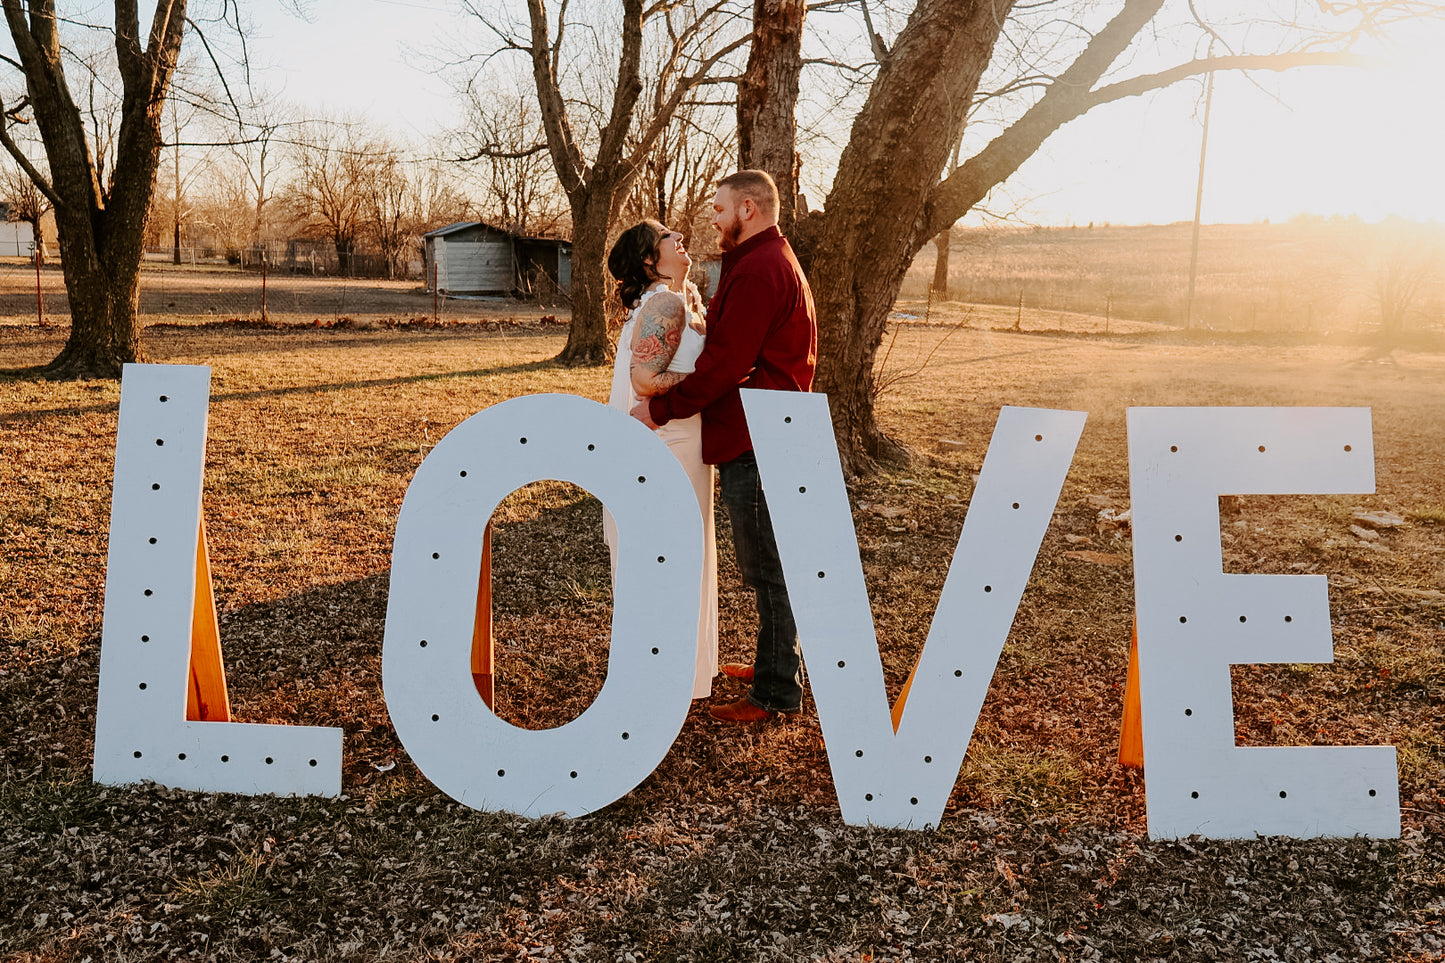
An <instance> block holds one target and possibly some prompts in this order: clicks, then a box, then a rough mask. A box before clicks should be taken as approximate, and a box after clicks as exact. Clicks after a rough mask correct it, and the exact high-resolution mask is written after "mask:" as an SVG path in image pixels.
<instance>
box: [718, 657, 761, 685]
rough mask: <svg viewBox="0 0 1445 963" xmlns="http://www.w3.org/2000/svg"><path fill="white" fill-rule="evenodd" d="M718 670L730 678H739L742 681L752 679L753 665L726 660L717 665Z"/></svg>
mask: <svg viewBox="0 0 1445 963" xmlns="http://www.w3.org/2000/svg"><path fill="white" fill-rule="evenodd" d="M718 671H719V672H721V673H722V674H723V675H725V676H727V677H728V678H730V679H741V680H742V681H743V682H751V681H753V667H752V666H750V665H743V664H742V663H741V662H727V663H724V664H723V665H720V666H718Z"/></svg>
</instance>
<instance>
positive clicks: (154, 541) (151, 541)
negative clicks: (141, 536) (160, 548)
mask: <svg viewBox="0 0 1445 963" xmlns="http://www.w3.org/2000/svg"><path fill="white" fill-rule="evenodd" d="M149 541H150V543H151V544H152V545H154V544H155V543H156V540H155V538H154V536H152V537H151V538H150V539H149Z"/></svg>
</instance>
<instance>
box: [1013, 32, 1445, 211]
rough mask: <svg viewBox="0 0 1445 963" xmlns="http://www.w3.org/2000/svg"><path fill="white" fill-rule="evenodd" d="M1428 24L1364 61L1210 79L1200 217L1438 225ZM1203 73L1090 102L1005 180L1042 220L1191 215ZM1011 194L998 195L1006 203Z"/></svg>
mask: <svg viewBox="0 0 1445 963" xmlns="http://www.w3.org/2000/svg"><path fill="white" fill-rule="evenodd" d="M1442 49H1445V25H1442V24H1431V25H1429V28H1428V29H1424V28H1420V29H1416V30H1414V31H1412V32H1411V34H1410V36H1408V37H1406V38H1402V39H1401V40H1400V42H1398V43H1396V44H1395V45H1394V46H1393V47H1392V48H1391V49H1389V50H1383V51H1382V50H1375V51H1371V53H1372V54H1374V55H1375V56H1377V57H1378V65H1377V66H1373V67H1369V68H1363V69H1361V68H1341V67H1328V68H1308V69H1301V70H1295V71H1291V72H1287V73H1284V74H1259V75H1254V76H1252V77H1246V76H1242V75H1239V74H1220V75H1218V76H1217V78H1216V81H1215V89H1214V101H1213V109H1212V114H1211V120H1210V131H1209V148H1208V159H1207V161H1206V165H1205V188H1204V205H1203V219H1204V220H1205V221H1206V222H1229V223H1242V222H1250V221H1256V220H1262V219H1266V218H1268V219H1270V220H1274V221H1279V220H1287V219H1288V218H1290V217H1292V216H1294V215H1297V214H1304V213H1309V214H1320V215H1324V216H1332V215H1340V216H1350V215H1357V216H1359V217H1361V218H1363V219H1365V220H1367V221H1378V220H1380V219H1381V218H1384V217H1387V216H1389V215H1397V216H1401V217H1405V218H1408V219H1411V220H1434V221H1437V222H1441V223H1445V184H1442V178H1441V174H1440V158H1441V157H1442V156H1445V125H1441V124H1440V123H1439V122H1438V120H1437V119H1436V117H1437V114H1436V106H1435V105H1437V104H1439V103H1440V102H1441V101H1442V99H1445V73H1442V71H1441V70H1440V67H1439V51H1440V50H1442ZM1203 104H1204V96H1203V85H1202V84H1192V85H1191V84H1184V85H1179V86H1176V87H1174V88H1171V89H1169V90H1166V91H1161V92H1158V93H1156V94H1153V95H1151V96H1148V97H1144V98H1136V99H1133V100H1131V101H1127V102H1121V103H1118V104H1113V105H1109V106H1107V107H1104V108H1101V109H1099V110H1098V111H1096V112H1095V113H1094V114H1091V115H1089V116H1087V117H1085V118H1083V119H1081V120H1080V121H1078V122H1076V123H1075V124H1073V125H1071V126H1070V127H1066V128H1065V129H1064V130H1063V131H1061V132H1060V133H1059V134H1057V135H1056V136H1055V138H1054V140H1053V141H1051V142H1050V143H1049V144H1048V145H1047V147H1046V149H1045V150H1044V151H1042V152H1041V153H1040V156H1039V157H1037V158H1036V159H1035V160H1033V161H1031V162H1030V163H1029V164H1028V165H1026V166H1025V167H1024V168H1023V169H1022V170H1021V172H1020V175H1019V178H1018V182H1017V183H1016V184H1015V185H1013V187H1012V196H1013V198H1014V200H1015V201H1020V200H1021V201H1024V202H1025V204H1026V206H1025V211H1026V212H1027V213H1028V214H1029V215H1031V216H1033V217H1036V218H1038V219H1040V220H1043V221H1046V222H1049V223H1070V222H1072V223H1076V224H1082V223H1087V222H1089V221H1101V222H1102V221H1112V222H1113V223H1139V222H1146V221H1152V222H1156V223H1160V222H1170V221H1181V220H1188V219H1189V218H1191V217H1192V216H1193V213H1194V193H1195V185H1196V178H1197V176H1198V171H1199V167H1198V165H1199V148H1200V133H1201V127H1202V118H1203ZM1007 203H1008V202H1007V201H1005V202H1004V204H1007Z"/></svg>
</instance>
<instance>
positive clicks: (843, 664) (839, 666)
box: [838, 659, 848, 669]
mask: <svg viewBox="0 0 1445 963" xmlns="http://www.w3.org/2000/svg"><path fill="white" fill-rule="evenodd" d="M847 664H848V663H847V662H846V661H845V660H843V659H839V660H838V668H840V669H841V668H843V667H844V666H845V665H847Z"/></svg>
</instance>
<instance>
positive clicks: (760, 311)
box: [632, 171, 818, 722]
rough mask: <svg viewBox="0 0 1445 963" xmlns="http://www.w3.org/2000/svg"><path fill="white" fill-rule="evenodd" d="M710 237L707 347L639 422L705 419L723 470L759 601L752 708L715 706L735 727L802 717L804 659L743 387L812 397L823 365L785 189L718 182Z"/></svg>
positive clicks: (741, 552)
mask: <svg viewBox="0 0 1445 963" xmlns="http://www.w3.org/2000/svg"><path fill="white" fill-rule="evenodd" d="M712 226H713V227H714V228H715V229H716V230H717V232H718V234H720V235H721V240H720V245H721V247H722V250H723V258H722V275H721V277H719V279H718V286H717V293H716V294H714V295H713V298H712V301H711V302H710V303H709V304H708V309H707V344H706V346H705V347H704V348H703V352H702V355H701V356H700V357H699V358H698V359H697V365H696V368H695V369H694V371H693V373H692V374H690V375H688V376H687V377H686V378H685V379H683V380H682V381H680V382H679V383H678V384H676V385H674V386H673V388H672V389H671V390H670V391H668V392H667V393H666V394H662V395H657V396H655V397H653V398H652V399H651V400H650V401H644V402H641V403H639V404H638V406H637V407H636V408H634V409H633V411H632V413H633V415H635V416H636V417H637V418H638V419H639V420H641V421H642V422H643V423H644V424H646V425H647V426H648V427H650V428H656V427H657V426H658V425H663V424H666V423H667V422H668V421H671V420H672V419H674V418H686V417H689V416H691V415H693V414H695V413H697V412H699V411H700V412H702V457H703V461H705V462H707V463H708V464H712V465H717V466H718V477H719V480H720V482H721V486H722V497H723V501H724V502H725V503H726V504H727V507H728V518H729V520H730V521H731V523H732V529H733V545H734V547H735V549H736V551H737V557H738V567H739V568H740V569H742V573H743V581H745V582H746V583H747V584H748V586H749V587H751V588H752V589H753V591H754V593H755V594H756V595H757V605H758V648H757V655H756V657H755V658H754V661H753V665H752V667H751V672H749V671H748V670H747V668H746V667H739V666H729V667H724V671H725V672H728V674H730V675H735V676H737V677H739V678H748V677H749V676H750V677H751V680H752V689H751V690H750V691H749V692H748V697H747V698H746V699H743V700H741V701H739V702H735V703H731V704H729V705H724V706H718V707H717V708H715V709H713V710H712V714H713V715H714V716H716V717H717V718H719V719H723V720H726V721H729V722H757V721H760V720H762V719H767V718H769V717H771V716H772V715H774V714H775V713H778V712H797V711H798V710H799V709H800V708H801V707H802V701H803V670H802V656H801V653H800V651H799V648H798V631H797V628H796V626H795V625H794V623H793V609H792V605H791V604H790V603H789V601H788V588H787V585H786V584H785V583H784V581H783V566H782V563H781V562H780V561H779V559H778V546H777V542H776V541H775V540H774V538H773V523H772V519H771V518H770V517H769V515H768V505H767V501H766V500H765V499H764V497H763V489H762V485H761V483H760V482H759V479H758V462H757V459H756V458H755V457H754V455H753V442H752V438H751V437H750V436H749V435H748V424H747V419H746V418H745V417H744V415H743V404H742V397H741V395H739V394H738V390H739V389H740V388H770V389H773V390H778V391H810V390H812V387H813V369H814V367H815V366H816V363H817V355H818V325H817V321H816V318H815V314H814V311H813V293H812V291H810V290H809V289H808V280H807V278H805V277H804V276H803V271H802V268H800V267H799V266H798V259H797V258H796V257H795V256H794V255H793V249H792V247H790V246H789V244H788V242H787V240H786V239H785V238H784V237H783V235H782V234H781V233H779V232H778V189H777V187H776V186H775V185H774V184H773V179H772V178H771V177H769V176H768V175H767V174H766V173H764V172H763V171H739V172H738V173H736V174H733V175H731V176H730V177H725V178H723V179H722V180H721V181H719V182H718V189H717V197H716V199H715V200H714V201H713V222H712Z"/></svg>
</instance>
